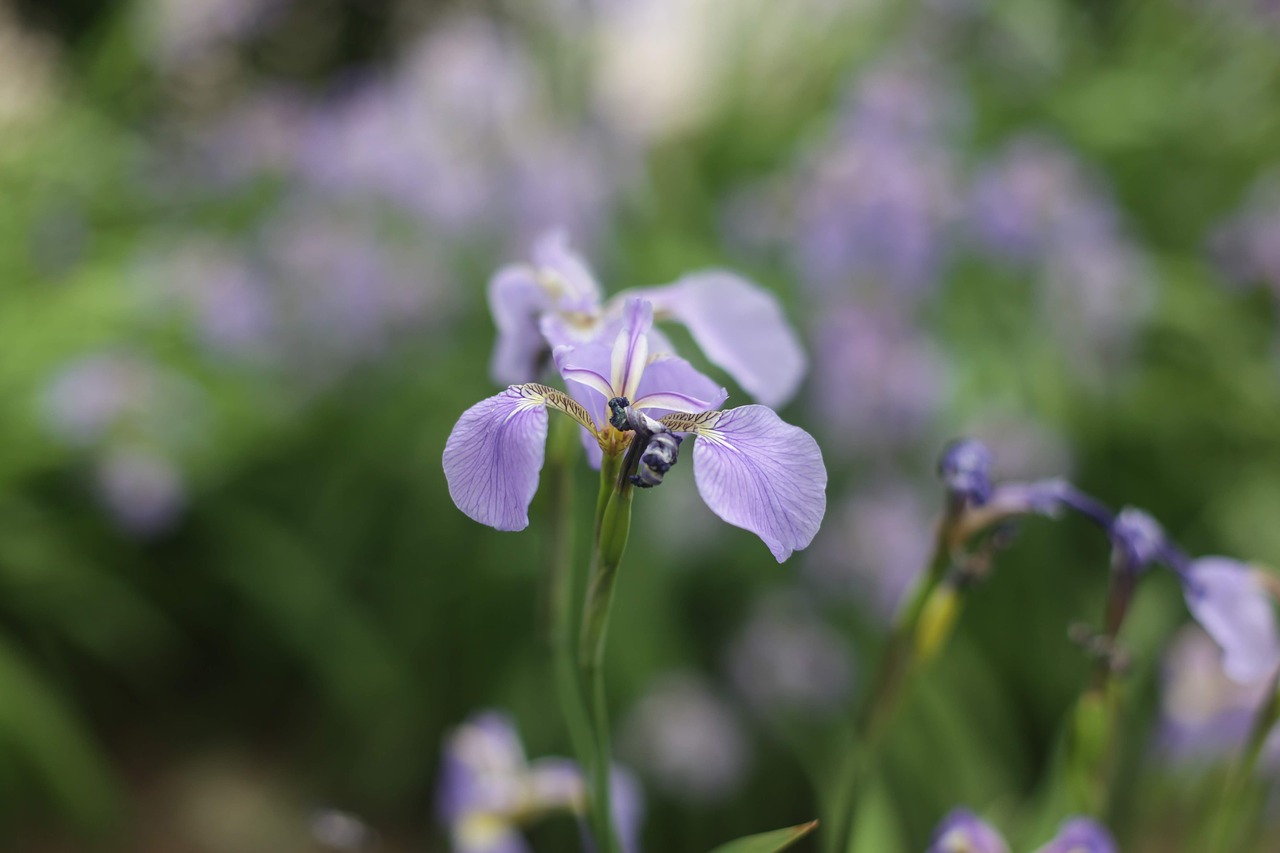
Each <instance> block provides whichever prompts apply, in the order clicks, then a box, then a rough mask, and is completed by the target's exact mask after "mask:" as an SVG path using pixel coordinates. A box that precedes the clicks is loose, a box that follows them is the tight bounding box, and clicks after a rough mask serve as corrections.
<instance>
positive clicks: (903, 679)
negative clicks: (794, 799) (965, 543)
mask: <svg viewBox="0 0 1280 853" xmlns="http://www.w3.org/2000/svg"><path fill="white" fill-rule="evenodd" d="M962 511H963V506H961V505H959V504H958V503H955V502H952V503H949V504H948V507H947V511H946V513H945V515H944V516H943V518H942V519H941V520H940V521H939V522H938V525H937V528H936V529H935V531H934V537H933V554H932V556H931V557H930V558H929V565H928V567H927V568H926V570H925V572H924V575H923V576H922V577H921V578H920V580H919V581H918V582H917V583H916V585H915V588H914V589H913V590H912V593H911V598H909V599H908V600H907V602H906V603H905V604H904V605H903V606H902V607H901V608H900V609H899V611H898V615H897V617H896V618H895V619H894V623H893V627H892V628H891V629H890V632H889V637H888V639H887V640H886V641H885V645H884V649H883V651H882V652H881V655H880V663H879V665H878V667H877V670H876V676H875V681H874V682H873V686H872V689H871V693H870V694H869V695H868V697H867V700H866V701H865V702H864V703H863V705H862V707H861V710H860V711H859V713H858V716H857V717H856V718H855V720H854V726H853V740H852V744H851V745H850V747H849V749H848V750H847V751H846V755H845V759H844V761H843V764H842V767H841V770H840V774H839V777H838V779H837V793H836V796H835V797H834V798H833V799H834V801H835V802H836V803H837V804H838V807H839V808H842V809H843V810H844V813H843V814H832V815H828V816H827V817H828V822H827V824H826V825H827V826H830V827H831V831H830V832H828V833H827V835H826V838H827V841H828V843H827V845H826V849H827V850H828V851H832V853H835V851H839V850H841V849H849V846H850V845H851V844H852V843H853V840H854V837H853V834H854V827H853V825H852V817H853V815H852V811H853V809H854V807H855V805H856V803H857V793H858V788H859V787H860V785H861V783H862V782H863V781H865V777H866V775H867V773H868V771H869V768H871V767H873V766H874V763H875V754H876V752H877V750H878V748H879V745H880V742H881V740H882V739H883V737H884V734H885V732H886V731H887V729H888V724H889V722H890V721H891V720H892V718H893V716H894V713H895V712H896V710H897V708H898V705H899V703H900V701H901V698H902V695H903V689H904V688H905V687H906V685H907V683H908V682H909V681H910V677H911V675H912V674H913V672H914V671H915V669H916V663H917V661H918V654H919V651H920V646H921V642H920V640H921V636H922V632H921V621H922V617H924V615H925V614H926V612H927V611H928V610H929V609H930V604H931V602H933V601H934V598H935V596H936V595H937V594H938V593H939V591H940V589H941V587H942V586H943V582H944V581H945V579H946V577H947V570H948V569H949V568H950V567H951V562H952V551H953V544H954V543H953V539H954V535H955V528H956V524H957V522H958V521H959V518H960V515H961V513H962ZM926 633H930V632H926ZM942 640H943V638H940V637H937V636H933V634H932V633H930V644H929V651H930V652H932V651H934V650H936V648H937V645H938V644H939V643H941V642H942ZM842 840H843V841H842ZM841 843H843V845H844V847H843V848H841V847H840V846H839V845H840V844H841Z"/></svg>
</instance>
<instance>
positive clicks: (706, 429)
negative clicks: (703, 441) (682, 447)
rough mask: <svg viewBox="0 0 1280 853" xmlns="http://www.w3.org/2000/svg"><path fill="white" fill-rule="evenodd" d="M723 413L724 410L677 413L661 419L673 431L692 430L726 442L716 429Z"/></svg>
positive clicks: (719, 442) (713, 439)
mask: <svg viewBox="0 0 1280 853" xmlns="http://www.w3.org/2000/svg"><path fill="white" fill-rule="evenodd" d="M722 414H723V412H702V413H700V414H696V415H687V414H683V413H677V414H673V415H666V416H664V417H662V418H660V419H659V420H660V421H661V422H662V424H663V425H664V426H666V428H667V429H669V430H671V431H672V432H691V433H693V434H694V435H697V436H700V437H702V438H707V439H710V440H711V441H714V442H716V443H718V444H726V442H725V441H724V439H723V438H722V437H721V436H720V434H719V433H717V432H716V431H715V426H716V423H717V422H719V420H720V416H721V415H722Z"/></svg>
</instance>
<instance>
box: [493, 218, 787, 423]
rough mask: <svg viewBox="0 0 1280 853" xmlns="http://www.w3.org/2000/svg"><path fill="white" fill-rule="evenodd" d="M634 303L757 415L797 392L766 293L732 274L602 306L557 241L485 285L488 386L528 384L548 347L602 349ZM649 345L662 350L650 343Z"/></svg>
mask: <svg viewBox="0 0 1280 853" xmlns="http://www.w3.org/2000/svg"><path fill="white" fill-rule="evenodd" d="M634 297H641V298H643V299H646V300H648V301H649V302H650V303H652V305H653V311H654V315H655V317H656V318H657V319H659V320H674V321H676V322H679V323H682V324H683V325H684V326H685V327H686V328H687V329H688V330H689V333H690V334H691V335H692V336H693V339H694V341H695V342H696V343H697V344H698V346H699V347H700V348H701V349H702V351H703V353H704V354H705V355H706V356H707V358H708V359H709V360H710V361H711V362H712V363H713V364H715V365H717V366H719V367H721V368H723V369H724V370H725V371H726V372H727V373H728V374H729V375H730V376H732V377H733V378H734V380H735V381H737V382H738V384H739V385H741V386H742V387H743V389H744V390H746V391H747V393H749V394H750V395H751V396H752V397H754V398H755V399H757V400H759V401H760V402H762V403H764V404H765V405H768V406H780V405H782V404H783V403H785V402H787V401H788V400H789V399H790V398H791V396H792V395H793V394H794V393H795V391H796V389H797V388H798V387H799V384H800V380H801V378H802V377H803V375H804V371H805V355H804V350H803V349H801V347H800V342H799V340H798V339H797V338H796V335H795V333H794V332H793V331H792V330H791V328H790V326H788V325H787V321H786V318H785V317H784V315H783V313H782V308H781V306H780V305H779V304H778V301H777V300H776V299H775V298H774V297H773V295H772V294H770V293H769V292H768V291H766V290H764V289H762V288H760V287H758V286H757V285H755V284H752V283H751V282H749V281H747V280H746V279H745V278H742V277H741V276H738V275H736V274H734V273H731V272H728V271H725V270H707V271H703V272H697V273H690V274H689V275H686V276H683V277H682V278H680V279H679V280H678V281H676V282H675V283H673V284H669V285H667V286H665V287H648V288H642V289H636V290H631V291H627V292H624V293H619V294H618V295H616V296H615V297H613V298H612V299H610V300H609V301H608V302H603V301H602V297H601V293H600V286H599V285H598V284H597V283H596V280H595V277H594V276H593V275H592V274H591V270H590V268H589V267H588V266H587V265H586V263H585V262H584V261H583V260H582V258H580V257H579V256H578V255H577V254H575V253H574V252H573V250H572V249H571V248H570V247H569V243H568V238H567V237H566V236H565V234H564V233H563V232H552V233H550V234H546V235H544V236H543V237H542V238H540V239H539V240H538V241H537V242H536V243H535V244H534V247H533V263H532V264H518V265H511V266H506V267H503V268H502V269H500V270H498V272H497V273H496V274H495V275H494V277H493V279H492V280H491V281H490V282H489V306H490V308H491V309H492V311H493V317H494V321H495V322H496V324H497V326H498V341H497V344H496V345H495V347H494V353H493V361H492V363H491V366H490V370H491V372H492V374H493V377H494V379H495V380H496V381H498V382H528V381H529V380H531V379H534V378H536V377H537V376H538V373H539V362H540V359H541V358H542V357H543V356H544V355H545V354H546V353H547V352H548V351H549V350H551V349H553V348H555V347H556V346H561V345H574V344H581V343H585V342H589V341H591V340H593V339H596V338H598V337H604V338H605V339H606V340H609V339H611V338H612V334H610V332H611V331H613V332H616V329H617V328H618V326H619V324H620V322H621V320H622V315H623V311H624V308H625V306H626V304H627V302H628V300H629V299H631V298H634ZM649 335H650V336H651V337H656V338H657V339H658V340H659V341H661V342H662V343H663V344H665V339H663V338H661V337H660V336H659V335H658V333H656V332H650V333H649ZM661 348H663V349H670V347H669V346H663V347H661Z"/></svg>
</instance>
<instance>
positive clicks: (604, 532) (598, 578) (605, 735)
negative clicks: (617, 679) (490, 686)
mask: <svg viewBox="0 0 1280 853" xmlns="http://www.w3.org/2000/svg"><path fill="white" fill-rule="evenodd" d="M629 461H630V460H629V458H628V459H625V460H619V459H618V458H617V457H614V458H612V459H609V458H606V462H605V464H602V465H601V468H600V502H599V504H598V505H597V507H596V534H597V535H596V558H595V566H594V570H593V572H592V577H591V585H590V587H589V589H588V590H587V600H586V605H585V607H584V608H583V612H582V631H581V634H580V635H579V647H578V666H579V668H580V671H581V683H582V685H583V686H584V688H585V689H586V690H587V691H589V695H590V697H591V702H590V709H591V730H592V734H593V736H594V748H595V749H594V758H595V761H594V762H593V764H592V773H591V786H592V796H591V810H592V815H593V819H592V823H593V825H594V827H595V830H596V837H597V839H598V843H599V847H600V850H601V851H602V853H617V850H618V839H617V833H616V832H615V831H614V828H613V812H612V802H611V796H610V785H609V776H610V769H611V765H612V746H611V744H610V737H609V712H608V705H607V703H606V701H605V689H604V650H605V640H606V637H607V635H608V628H609V612H610V611H611V610H612V608H613V593H614V589H615V586H616V583H617V579H618V566H619V565H621V563H622V555H623V553H624V552H625V551H626V548H627V538H628V536H629V535H630V532H631V499H632V495H633V489H632V486H631V483H630V482H629V481H628V480H627V479H626V478H625V476H623V475H624V474H625V472H626V468H627V463H628V462H629Z"/></svg>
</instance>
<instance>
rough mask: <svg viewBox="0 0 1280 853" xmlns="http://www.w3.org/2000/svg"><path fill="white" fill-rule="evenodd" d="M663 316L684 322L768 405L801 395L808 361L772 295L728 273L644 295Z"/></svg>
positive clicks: (690, 278) (694, 277) (689, 278)
mask: <svg viewBox="0 0 1280 853" xmlns="http://www.w3.org/2000/svg"><path fill="white" fill-rule="evenodd" d="M639 295H643V296H644V297H645V298H647V299H649V300H651V301H652V302H653V307H654V310H655V311H656V312H657V313H658V315H659V316H660V317H662V316H669V317H671V318H672V319H674V320H676V321H677V322H680V323H683V324H684V325H685V326H686V327H687V328H688V329H689V333H690V334H691V335H692V336H693V340H694V342H695V343H696V344H697V345H698V347H699V349H701V350H702V352H703V353H704V354H705V355H706V356H707V358H708V359H709V360H710V361H711V363H712V364H715V365H716V366H718V367H721V368H723V369H724V370H725V371H726V372H727V373H728V374H729V375H730V376H732V377H733V378H734V380H735V381H736V382H737V383H738V384H739V385H741V386H742V388H743V390H745V391H746V392H747V393H748V394H750V395H751V396H752V397H754V398H755V399H757V400H759V401H760V402H761V403H764V404H765V405H766V406H780V405H782V404H784V403H786V402H787V401H788V400H790V399H791V398H792V396H794V395H795V392H796V390H797V389H798V388H799V387H800V380H801V379H803V378H804V372H805V368H806V358H805V354H804V349H803V348H802V347H801V346H800V340H799V338H797V337H796V333H795V332H794V331H793V330H792V328H791V326H790V325H789V324H788V323H787V319H786V316H785V315H784V314H783V313H782V306H781V305H779V304H778V300H777V299H776V298H775V297H774V295H773V294H772V293H770V292H769V291H767V290H765V289H764V288H762V287H759V286H758V285H755V284H753V283H751V282H750V281H748V280H747V279H745V278H743V277H742V276H739V275H735V274H733V273H731V272H727V271H725V270H708V271H706V272H699V273H693V274H691V275H686V276H684V277H683V278H681V279H679V280H678V281H676V282H675V283H674V284H671V285H668V286H666V287H655V288H649V289H645V290H643V291H639Z"/></svg>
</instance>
